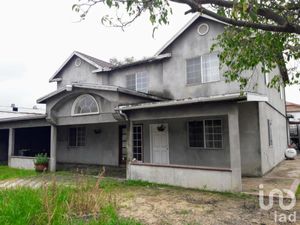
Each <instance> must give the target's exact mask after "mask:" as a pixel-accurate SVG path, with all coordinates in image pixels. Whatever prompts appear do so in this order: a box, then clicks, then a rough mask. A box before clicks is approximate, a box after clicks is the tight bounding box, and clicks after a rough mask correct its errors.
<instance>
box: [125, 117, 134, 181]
mask: <svg viewBox="0 0 300 225" xmlns="http://www.w3.org/2000/svg"><path fill="white" fill-rule="evenodd" d="M126 129H127V132H126V133H127V140H126V178H127V179H130V163H131V161H132V159H133V149H132V144H133V143H132V142H133V139H132V138H133V123H132V121H128V123H127V127H126Z"/></svg>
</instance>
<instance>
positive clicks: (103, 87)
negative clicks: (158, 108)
mask: <svg viewBox="0 0 300 225" xmlns="http://www.w3.org/2000/svg"><path fill="white" fill-rule="evenodd" d="M71 87H72V88H73V87H75V88H82V89H90V90H100V91H113V92H120V93H124V94H128V95H134V96H139V97H142V98H148V99H152V100H156V101H161V100H166V99H165V98H162V97H159V96H155V95H151V94H147V93H143V92H138V91H134V90H130V89H127V88H123V87H118V86H111V85H96V84H82V83H81V84H79V83H78V84H77V83H76V84H71V85H70V88H71ZM66 91H68V87H67V86H66V87H63V88H61V89H58V90H56V91H54V92H51V93H49V94H48V95H45V96H44V97H41V98H39V99H38V100H37V103H46V102H47V100H49V99H50V98H52V97H54V96H56V95H58V94H60V93H63V92H66Z"/></svg>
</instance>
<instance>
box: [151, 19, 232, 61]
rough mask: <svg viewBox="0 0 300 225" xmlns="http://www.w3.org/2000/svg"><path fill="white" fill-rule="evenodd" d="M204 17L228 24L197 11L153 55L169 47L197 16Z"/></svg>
mask: <svg viewBox="0 0 300 225" xmlns="http://www.w3.org/2000/svg"><path fill="white" fill-rule="evenodd" d="M200 17H202V18H205V19H209V20H212V21H215V22H218V23H221V24H224V25H228V24H227V23H224V22H223V21H220V20H217V19H215V18H213V17H210V16H207V15H203V14H202V15H201V14H200V13H197V14H196V15H195V16H194V17H193V18H192V19H191V20H190V21H189V22H187V24H185V25H184V27H182V28H181V29H180V30H179V31H178V32H177V33H176V34H175V35H174V36H173V37H172V38H171V39H170V40H169V41H168V42H167V43H166V44H164V45H163V46H162V47H161V48H160V49H159V50H158V51H157V52H156V53H155V55H156V56H158V55H160V54H161V53H162V52H163V51H164V50H165V49H166V48H167V47H169V46H170V45H171V44H172V43H173V42H174V41H175V40H176V39H177V38H178V37H179V36H180V35H181V34H182V33H183V32H184V31H185V30H186V29H187V28H189V27H190V26H191V25H192V24H193V23H194V22H195V21H196V20H197V19H198V18H200Z"/></svg>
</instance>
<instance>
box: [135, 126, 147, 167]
mask: <svg viewBox="0 0 300 225" xmlns="http://www.w3.org/2000/svg"><path fill="white" fill-rule="evenodd" d="M136 127H139V128H140V129H141V146H139V147H140V148H141V153H140V154H141V160H138V159H136V160H137V161H139V162H143V160H144V141H143V139H144V134H143V133H144V130H143V129H144V128H143V124H134V125H133V129H134V128H136ZM134 141H135V139H134V132H133V134H132V156H133V157H134V147H135V146H134Z"/></svg>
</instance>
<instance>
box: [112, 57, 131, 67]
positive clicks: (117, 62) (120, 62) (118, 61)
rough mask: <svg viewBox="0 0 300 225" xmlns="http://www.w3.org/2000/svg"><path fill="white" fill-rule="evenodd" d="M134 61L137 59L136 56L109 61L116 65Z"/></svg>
mask: <svg viewBox="0 0 300 225" xmlns="http://www.w3.org/2000/svg"><path fill="white" fill-rule="evenodd" d="M134 61H135V59H134V57H125V58H124V59H123V60H119V59H117V58H111V59H109V62H110V63H111V64H113V65H114V66H121V65H124V64H127V63H132V62H134Z"/></svg>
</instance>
